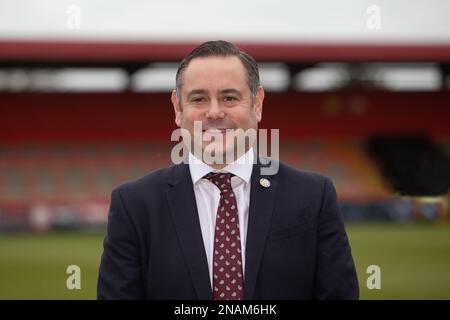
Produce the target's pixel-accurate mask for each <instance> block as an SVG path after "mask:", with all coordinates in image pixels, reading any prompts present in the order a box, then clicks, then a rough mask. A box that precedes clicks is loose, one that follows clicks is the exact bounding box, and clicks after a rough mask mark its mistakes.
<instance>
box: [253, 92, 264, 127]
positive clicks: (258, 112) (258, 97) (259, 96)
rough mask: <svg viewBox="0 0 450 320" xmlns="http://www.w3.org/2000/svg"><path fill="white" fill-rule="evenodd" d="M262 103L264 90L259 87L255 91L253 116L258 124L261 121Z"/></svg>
mask: <svg viewBox="0 0 450 320" xmlns="http://www.w3.org/2000/svg"><path fill="white" fill-rule="evenodd" d="M263 101H264V89H263V87H261V86H260V87H259V88H258V90H257V91H256V97H255V115H256V120H257V121H258V122H260V121H261V119H262V109H263Z"/></svg>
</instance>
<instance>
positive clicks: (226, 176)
mask: <svg viewBox="0 0 450 320" xmlns="http://www.w3.org/2000/svg"><path fill="white" fill-rule="evenodd" d="M233 176H234V174H232V173H227V172H210V173H208V174H207V175H205V177H204V178H205V179H208V180H209V181H211V182H212V183H214V185H215V186H216V187H217V188H219V190H220V191H221V192H227V191H228V190H231V177H233Z"/></svg>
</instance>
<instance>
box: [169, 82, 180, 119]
mask: <svg viewBox="0 0 450 320" xmlns="http://www.w3.org/2000/svg"><path fill="white" fill-rule="evenodd" d="M170 100H172V105H173V111H174V112H175V123H176V125H177V126H178V127H181V112H182V111H181V106H180V103H179V101H178V98H177V92H176V90H173V91H172V96H171V97H170Z"/></svg>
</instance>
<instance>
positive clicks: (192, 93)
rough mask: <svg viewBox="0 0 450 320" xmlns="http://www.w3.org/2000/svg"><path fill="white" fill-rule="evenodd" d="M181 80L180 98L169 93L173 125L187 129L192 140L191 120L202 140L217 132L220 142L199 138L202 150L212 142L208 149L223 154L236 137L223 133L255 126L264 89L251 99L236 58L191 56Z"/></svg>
mask: <svg viewBox="0 0 450 320" xmlns="http://www.w3.org/2000/svg"><path fill="white" fill-rule="evenodd" d="M181 80H182V86H181V93H180V97H181V99H180V100H181V101H178V99H177V95H176V92H175V91H173V92H172V103H173V106H174V111H175V123H176V124H177V126H178V127H181V128H184V129H187V130H188V131H189V132H190V134H191V137H192V139H193V137H194V121H200V122H201V123H202V130H203V136H204V138H205V139H206V138H207V137H211V135H209V134H212V135H217V134H218V133H220V136H221V137H222V143H219V142H220V140H218V141H215V142H214V141H213V142H211V141H205V139H202V142H201V150H202V152H203V150H204V149H205V148H206V147H207V146H208V145H209V144H211V143H213V144H214V145H209V146H208V149H211V147H213V149H215V152H216V153H219V154H221V155H223V156H224V155H225V152H227V151H229V150H230V149H231V150H233V149H234V150H236V146H235V145H234V144H235V142H236V141H235V140H236V139H234V138H233V139H227V136H228V137H230V135H226V130H227V129H238V128H240V129H243V130H244V131H246V130H247V129H254V130H256V129H257V128H258V122H259V121H261V117H262V102H263V99H264V90H263V88H262V87H260V88H258V91H257V94H256V97H255V99H252V94H251V91H250V88H249V86H248V83H247V75H246V71H245V68H244V65H243V64H242V62H241V61H240V60H239V58H238V57H205V58H203V57H202V58H195V59H193V60H191V62H190V63H189V65H188V67H187V68H186V69H185V70H184V72H183V74H182V79H181ZM217 130H220V131H217ZM205 133H206V134H205ZM191 147H192V146H191ZM246 149H247V148H246ZM237 156H239V154H238V155H237Z"/></svg>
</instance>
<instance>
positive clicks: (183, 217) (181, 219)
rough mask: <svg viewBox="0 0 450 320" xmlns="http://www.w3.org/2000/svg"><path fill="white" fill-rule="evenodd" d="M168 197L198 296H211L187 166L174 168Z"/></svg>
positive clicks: (207, 297) (203, 298)
mask: <svg viewBox="0 0 450 320" xmlns="http://www.w3.org/2000/svg"><path fill="white" fill-rule="evenodd" d="M169 185H170V186H171V188H170V189H169V190H168V191H167V200H168V202H169V207H170V211H171V214H172V218H173V221H174V224H175V229H176V232H177V235H178V238H179V241H180V246H181V249H182V251H183V254H184V259H185V261H186V264H187V266H188V268H189V271H190V274H191V277H192V281H193V283H194V288H195V291H196V292H197V296H198V298H199V299H201V300H208V299H212V292H211V284H210V278H209V270H208V261H207V259H206V253H205V247H204V244H203V239H202V233H201V228H200V220H199V217H198V211H197V205H196V202H195V194H194V189H193V186H192V179H191V176H190V173H189V166H188V165H183V164H182V165H178V166H175V167H174V171H173V174H172V177H171V179H170V181H169Z"/></svg>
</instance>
